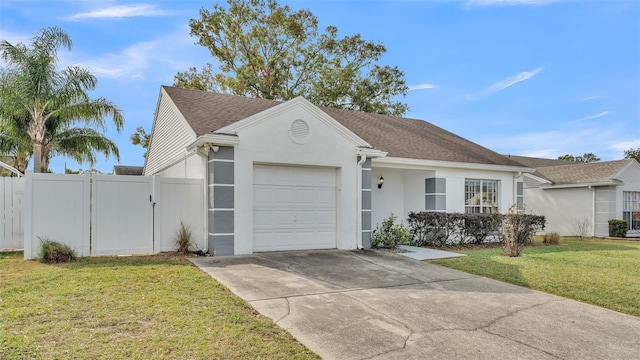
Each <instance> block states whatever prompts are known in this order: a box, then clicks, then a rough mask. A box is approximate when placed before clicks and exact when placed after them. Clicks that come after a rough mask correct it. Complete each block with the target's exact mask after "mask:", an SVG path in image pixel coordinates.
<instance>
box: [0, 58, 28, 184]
mask: <svg viewBox="0 0 640 360" xmlns="http://www.w3.org/2000/svg"><path fill="white" fill-rule="evenodd" d="M17 75H18V74H17V73H16V72H15V71H5V70H0V108H2V109H4V110H5V111H4V113H1V114H0V158H1V159H0V161H4V162H5V163H7V164H9V165H11V166H13V167H14V168H16V169H18V170H19V171H20V172H22V173H23V174H24V172H25V171H26V170H27V167H28V166H29V158H30V157H31V153H32V152H33V146H32V145H31V140H30V138H29V136H28V135H27V133H26V132H25V131H23V130H22V129H19V127H24V126H25V125H26V123H27V120H26V119H27V116H28V114H27V113H26V112H25V111H22V109H19V108H18V109H12V108H11V106H10V104H8V103H7V101H6V99H8V98H10V94H12V92H13V91H15V89H12V88H11V87H12V86H15V85H16V84H17V82H16V81H15V79H16V76H17Z"/></svg>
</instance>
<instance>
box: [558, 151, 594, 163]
mask: <svg viewBox="0 0 640 360" xmlns="http://www.w3.org/2000/svg"><path fill="white" fill-rule="evenodd" d="M558 160H567V161H573V162H579V163H592V162H598V161H600V158H599V157H597V156H596V154H594V153H584V155H578V156H574V155H571V154H567V155H562V156H558Z"/></svg>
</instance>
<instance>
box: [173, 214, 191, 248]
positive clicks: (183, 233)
mask: <svg viewBox="0 0 640 360" xmlns="http://www.w3.org/2000/svg"><path fill="white" fill-rule="evenodd" d="M191 236H192V231H191V226H189V225H188V224H185V223H184V222H183V221H180V227H179V228H178V230H177V231H176V246H177V247H178V249H177V250H176V251H177V252H179V253H184V254H186V253H188V252H189V250H190V249H191V245H192V244H191V242H192V241H191Z"/></svg>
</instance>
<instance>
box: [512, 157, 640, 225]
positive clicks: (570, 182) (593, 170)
mask: <svg viewBox="0 0 640 360" xmlns="http://www.w3.org/2000/svg"><path fill="white" fill-rule="evenodd" d="M508 158H510V159H511V160H515V161H517V162H519V163H521V164H522V165H523V166H527V167H531V168H534V169H535V170H536V171H535V172H534V173H526V174H524V182H523V186H524V191H523V193H524V202H525V204H526V209H527V212H528V211H532V212H534V213H536V214H540V215H544V216H545V217H546V218H547V226H546V229H545V230H546V231H547V232H550V231H555V232H558V233H559V234H561V235H576V234H577V231H578V229H577V228H576V227H577V226H578V224H579V223H582V224H584V223H587V224H588V227H589V229H588V231H589V235H590V236H608V235H609V225H608V221H609V220H610V219H622V220H626V221H627V224H629V232H628V233H627V234H628V236H638V235H640V234H639V232H638V230H640V165H639V164H638V162H636V161H635V160H633V159H624V160H616V161H603V162H595V163H588V164H584V163H575V162H570V161H563V160H552V159H539V158H530V157H522V156H508Z"/></svg>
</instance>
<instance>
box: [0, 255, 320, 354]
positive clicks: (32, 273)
mask: <svg viewBox="0 0 640 360" xmlns="http://www.w3.org/2000/svg"><path fill="white" fill-rule="evenodd" d="M22 256H23V255H22V253H1V252H0V334H1V335H0V359H77V358H83V359H97V358H108V359H176V358H179V359H310V358H311V359H317V358H318V357H317V356H316V355H315V354H313V353H312V352H311V351H309V350H308V349H306V348H305V347H304V346H303V345H301V344H300V343H299V342H297V341H296V340H295V339H294V338H293V337H292V336H291V335H290V334H289V333H287V332H286V331H284V330H283V329H281V328H279V327H278V326H276V325H275V324H274V323H273V322H272V321H271V320H269V319H267V318H266V317H264V316H261V315H259V314H258V313H257V312H256V311H254V310H253V309H252V308H251V307H250V306H249V305H248V304H247V303H246V302H244V301H243V300H241V299H239V298H238V297H236V296H235V295H233V294H232V293H230V292H229V291H228V290H227V289H226V288H224V287H223V286H222V285H220V284H218V283H217V282H216V281H214V280H213V279H211V277H209V276H208V275H206V274H205V273H203V272H202V271H200V270H198V269H197V268H196V267H194V266H193V265H192V264H191V263H189V262H188V261H187V260H186V259H184V258H176V257H167V256H164V257H162V256H148V257H126V258H123V257H121V258H115V257H108V258H84V259H80V260H79V261H77V262H75V263H71V264H64V265H44V264H41V263H38V262H35V261H24V260H22Z"/></svg>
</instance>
